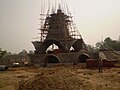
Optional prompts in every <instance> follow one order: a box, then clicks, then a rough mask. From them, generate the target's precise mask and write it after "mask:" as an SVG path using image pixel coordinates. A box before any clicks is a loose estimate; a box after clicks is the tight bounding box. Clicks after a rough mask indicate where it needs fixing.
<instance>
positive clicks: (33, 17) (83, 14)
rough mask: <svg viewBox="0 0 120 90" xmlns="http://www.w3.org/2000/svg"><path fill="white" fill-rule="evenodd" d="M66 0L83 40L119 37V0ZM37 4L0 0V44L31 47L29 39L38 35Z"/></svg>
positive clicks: (26, 0)
mask: <svg viewBox="0 0 120 90" xmlns="http://www.w3.org/2000/svg"><path fill="white" fill-rule="evenodd" d="M43 1H44V2H45V0H43ZM51 1H55V0H51ZM59 1H60V0H59ZM63 1H64V0H63ZM66 1H67V4H68V7H69V10H70V11H71V13H72V14H73V16H74V17H75V23H76V25H77V28H78V30H79V32H80V34H81V35H82V37H83V39H84V41H85V43H86V44H91V45H95V43H96V42H98V41H101V40H102V39H105V38H106V37H108V36H109V37H111V38H112V39H118V37H119V35H120V0H66ZM40 8H41V0H0V48H3V49H7V51H10V52H12V53H18V52H20V51H21V50H22V49H26V50H28V51H29V50H34V47H33V45H32V43H31V41H32V40H33V39H32V38H34V37H38V34H37V33H38V27H39V25H38V23H39V21H38V18H39V13H40V10H41V9H40Z"/></svg>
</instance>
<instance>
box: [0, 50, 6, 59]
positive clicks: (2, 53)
mask: <svg viewBox="0 0 120 90" xmlns="http://www.w3.org/2000/svg"><path fill="white" fill-rule="evenodd" d="M6 54H7V51H6V50H2V49H1V48H0V59H1V58H2V57H3V56H5V55H6Z"/></svg>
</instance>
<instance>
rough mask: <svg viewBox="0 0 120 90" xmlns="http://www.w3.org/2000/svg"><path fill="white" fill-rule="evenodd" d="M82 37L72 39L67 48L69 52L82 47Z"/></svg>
mask: <svg viewBox="0 0 120 90" xmlns="http://www.w3.org/2000/svg"><path fill="white" fill-rule="evenodd" d="M83 44H84V42H83V39H78V40H74V41H73V42H72V44H71V47H70V48H69V51H70V52H79V51H80V50H81V49H82V48H83Z"/></svg>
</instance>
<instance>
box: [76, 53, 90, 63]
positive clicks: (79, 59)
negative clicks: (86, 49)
mask: <svg viewBox="0 0 120 90" xmlns="http://www.w3.org/2000/svg"><path fill="white" fill-rule="evenodd" d="M86 59H90V56H89V55H87V54H81V55H80V56H79V57H78V63H86Z"/></svg>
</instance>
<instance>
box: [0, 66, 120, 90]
mask: <svg viewBox="0 0 120 90" xmlns="http://www.w3.org/2000/svg"><path fill="white" fill-rule="evenodd" d="M0 90H120V68H119V67H118V68H104V71H103V73H98V70H97V69H86V68H85V65H83V64H80V65H76V66H73V65H55V66H49V67H47V68H43V67H35V66H31V67H18V68H10V69H9V70H8V71H0Z"/></svg>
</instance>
